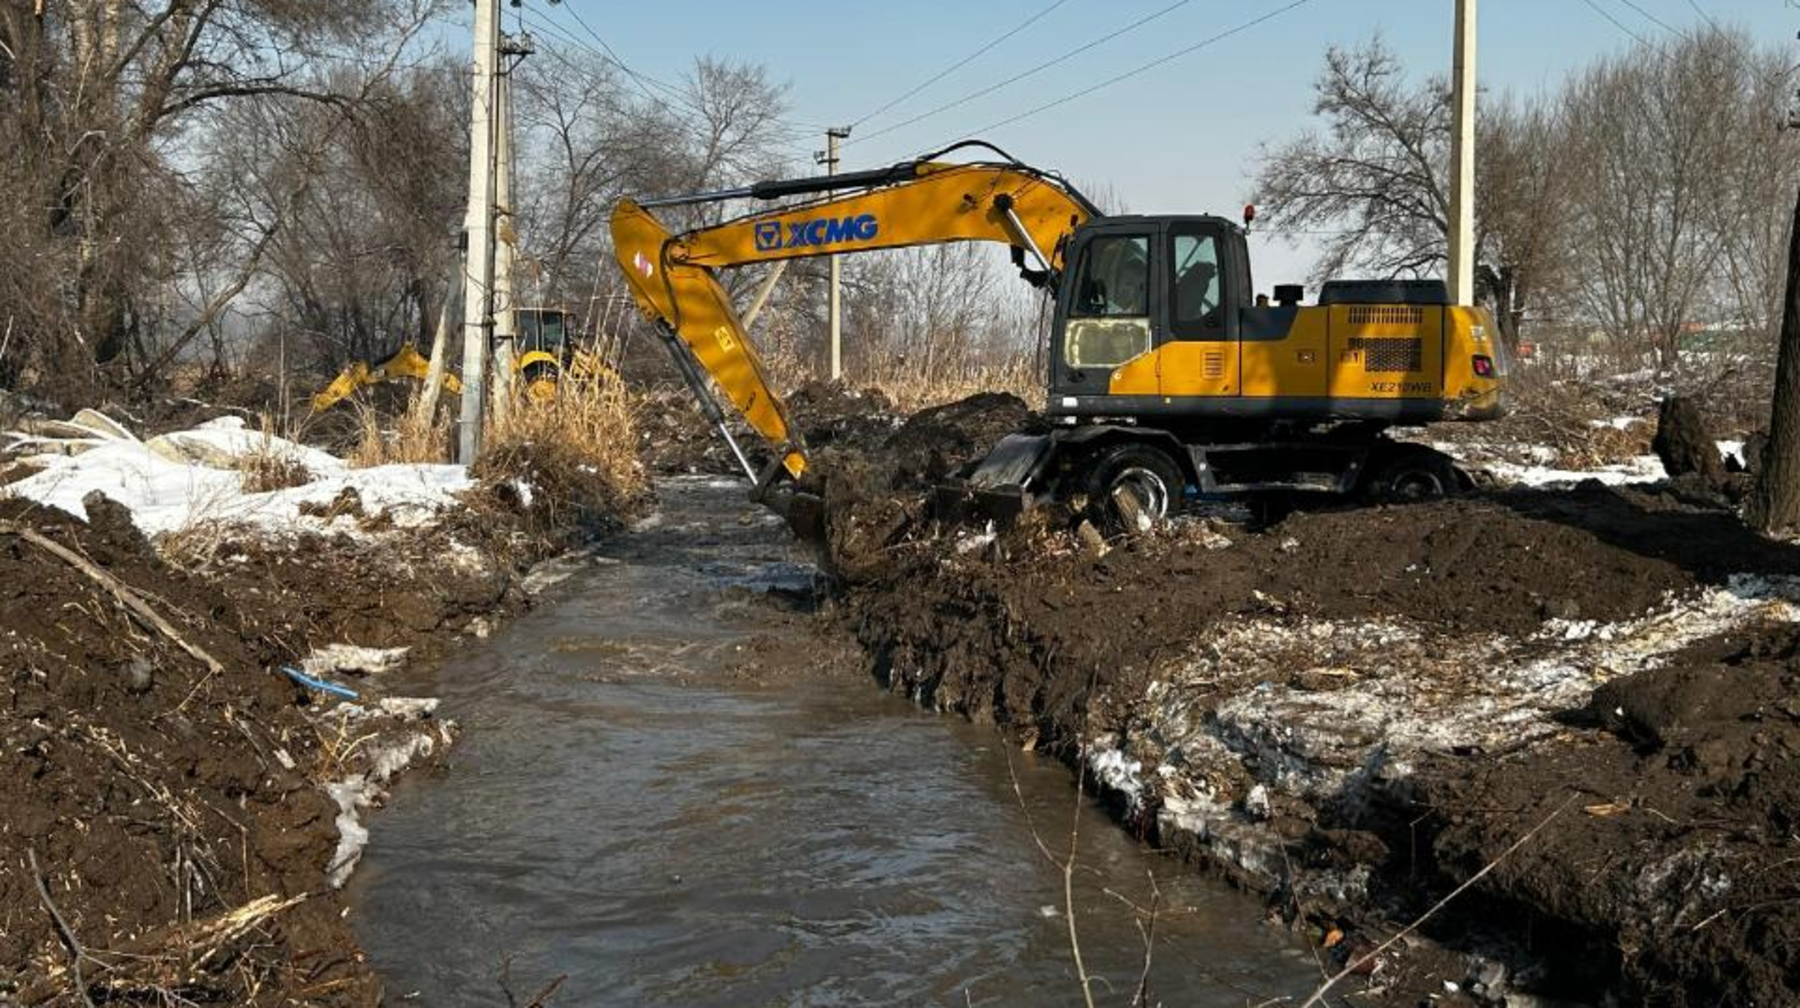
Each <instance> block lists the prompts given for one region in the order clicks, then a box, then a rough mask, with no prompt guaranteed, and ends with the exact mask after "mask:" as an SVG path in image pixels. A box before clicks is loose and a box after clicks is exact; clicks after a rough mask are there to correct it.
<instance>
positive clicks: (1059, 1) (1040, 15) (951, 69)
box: [850, 0, 1069, 127]
mask: <svg viewBox="0 0 1800 1008" xmlns="http://www.w3.org/2000/svg"><path fill="white" fill-rule="evenodd" d="M1068 2H1069V0H1056V2H1055V3H1053V4H1051V5H1050V6H1048V7H1045V8H1044V9H1043V10H1040V11H1038V12H1037V13H1036V14H1033V15H1031V16H1030V17H1028V18H1026V19H1025V20H1024V21H1021V22H1019V23H1018V24H1016V25H1014V26H1013V27H1012V28H1011V29H1010V30H1008V31H1007V32H1006V33H1005V34H1004V35H1001V36H999V37H997V38H994V39H992V40H990V41H989V42H987V43H986V44H985V45H983V46H982V47H981V48H979V49H977V50H975V51H974V52H972V53H970V54H969V55H967V56H964V57H963V58H962V59H960V60H957V61H956V62H955V63H952V64H950V65H949V66H947V67H945V68H944V69H942V70H939V71H938V72H937V73H935V74H933V75H932V76H930V77H928V78H926V79H925V81H924V82H923V83H920V84H918V85H916V86H915V87H913V89H912V90H910V91H908V92H906V93H905V94H903V95H901V96H900V97H898V98H895V99H894V100H893V101H890V102H888V103H887V104H886V105H883V106H881V107H880V108H878V109H876V110H875V111H873V112H870V113H868V114H867V115H865V116H863V117H862V118H860V119H857V120H855V121H854V122H852V123H851V124H850V125H851V126H852V127H856V126H861V125H862V124H863V123H865V122H868V121H869V120H870V119H873V118H875V117H876V116H878V115H880V114H882V113H883V112H886V111H887V110H888V109H891V108H893V107H894V106H896V105H898V104H900V103H901V102H903V101H906V100H907V99H908V98H911V97H912V96H914V95H916V94H918V93H919V92H921V91H923V90H925V89H926V88H928V87H930V86H931V85H933V84H936V83H937V82H938V81H941V80H943V79H944V78H945V77H948V76H950V75H951V74H953V73H955V72H956V71H958V70H961V69H962V68H963V67H966V66H968V65H969V64H970V63H973V62H974V61H975V60H976V59H978V58H980V57H982V56H985V55H987V53H988V52H990V51H991V50H992V49H993V48H994V47H995V46H997V45H999V44H1000V43H1002V42H1005V41H1006V40H1007V39H1009V38H1012V37H1013V36H1014V35H1017V34H1019V33H1020V32H1022V31H1024V30H1025V29H1027V28H1029V27H1031V26H1032V25H1034V24H1036V23H1038V22H1039V21H1041V20H1043V19H1044V16H1045V15H1047V14H1049V13H1050V12H1051V11H1054V10H1056V9H1057V8H1058V7H1061V6H1062V5H1063V4H1066V3H1068Z"/></svg>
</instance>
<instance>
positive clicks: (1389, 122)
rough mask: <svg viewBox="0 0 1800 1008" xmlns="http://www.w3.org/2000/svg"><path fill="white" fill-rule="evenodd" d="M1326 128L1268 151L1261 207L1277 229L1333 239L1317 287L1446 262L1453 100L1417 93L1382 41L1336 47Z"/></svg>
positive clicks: (1323, 84)
mask: <svg viewBox="0 0 1800 1008" xmlns="http://www.w3.org/2000/svg"><path fill="white" fill-rule="evenodd" d="M1313 90H1314V95H1315V100H1314V102H1313V112H1314V113H1315V114H1316V115H1318V116H1320V117H1321V118H1322V119H1323V120H1324V126H1323V129H1322V130H1321V129H1313V130H1308V131H1306V132H1305V133H1302V134H1301V135H1300V136H1299V137H1297V138H1295V139H1293V140H1289V141H1287V142H1285V143H1282V144H1279V145H1277V146H1273V147H1269V146H1265V147H1264V148H1263V151H1262V154H1261V156H1260V161H1261V167H1260V169H1259V171H1258V173H1257V177H1256V182H1255V186H1254V188H1255V195H1254V202H1255V203H1257V204H1258V206H1259V207H1260V208H1261V209H1262V210H1263V211H1264V214H1265V216H1264V218H1263V220H1264V226H1265V228H1267V229H1269V230H1276V231H1279V230H1283V229H1291V230H1300V231H1313V230H1329V231H1331V233H1330V235H1329V236H1328V237H1327V238H1326V239H1325V240H1324V241H1323V242H1322V246H1323V253H1324V254H1323V257H1322V258H1321V259H1320V261H1319V263H1318V265H1317V267H1316V268H1315V272H1314V279H1315V280H1317V279H1320V278H1326V277H1332V276H1340V275H1342V274H1343V273H1344V272H1345V270H1347V269H1349V268H1352V267H1354V268H1359V269H1367V270H1373V271H1375V272H1377V273H1381V274H1383V275H1387V276H1400V275H1419V274H1422V273H1426V272H1430V271H1432V270H1435V269H1436V268H1437V267H1438V265H1439V264H1440V263H1442V262H1443V261H1444V258H1445V255H1446V251H1445V249H1446V247H1447V246H1446V244H1445V237H1444V236H1445V235H1446V234H1447V233H1448V226H1449V225H1448V223H1447V222H1448V220H1449V201H1448V197H1447V195H1446V194H1447V192H1448V189H1447V187H1446V185H1445V178H1444V168H1445V165H1446V163H1447V161H1448V154H1447V151H1448V149H1449V135H1450V134H1449V95H1448V92H1447V90H1446V86H1445V84H1444V82H1443V81H1441V80H1433V81H1429V82H1427V83H1426V84H1425V85H1423V86H1415V85H1412V84H1410V83H1409V82H1408V81H1407V79H1406V75H1405V71H1404V69H1403V68H1402V67H1401V65H1400V62H1399V60H1398V59H1396V58H1395V56H1394V55H1393V53H1392V52H1390V51H1389V50H1388V49H1387V47H1386V46H1385V45H1384V44H1383V43H1382V41H1381V39H1380V38H1379V37H1377V38H1375V39H1373V40H1371V41H1370V42H1369V43H1368V44H1366V45H1365V46H1363V47H1362V48H1360V49H1341V48H1338V47H1336V46H1333V47H1332V48H1331V49H1329V50H1328V51H1327V52H1326V54H1325V69H1324V71H1323V72H1322V73H1321V74H1320V75H1319V78H1318V79H1317V80H1316V81H1315V82H1314V84H1313Z"/></svg>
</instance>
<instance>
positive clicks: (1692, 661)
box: [1418, 624, 1800, 1008]
mask: <svg viewBox="0 0 1800 1008" xmlns="http://www.w3.org/2000/svg"><path fill="white" fill-rule="evenodd" d="M1571 719H1572V720H1574V721H1576V722H1577V723H1588V724H1595V725H1598V726H1599V727H1597V728H1595V729H1591V730H1587V731H1582V732H1579V733H1575V734H1572V735H1571V736H1570V737H1567V738H1565V739H1562V740H1559V741H1557V742H1555V743H1554V744H1552V745H1549V746H1545V747H1540V748H1538V749H1536V750H1533V751H1531V752H1529V753H1526V754H1520V755H1518V756H1515V757H1512V758H1509V759H1506V760H1504V761H1500V762H1494V761H1491V760H1485V759H1484V760H1459V759H1453V758H1441V759H1437V760H1434V761H1432V762H1430V763H1429V764H1428V765H1426V766H1424V767H1422V768H1421V770H1420V774H1419V778H1418V779H1419V781H1420V782H1421V788H1420V790H1421V798H1422V800H1423V801H1424V803H1425V804H1426V805H1427V806H1428V807H1429V808H1431V810H1432V818H1433V820H1434V822H1433V823H1432V826H1433V827H1435V830H1436V836H1435V840H1433V841H1432V844H1431V850H1432V853H1433V854H1434V855H1435V857H1436V858H1437V861H1438V864H1439V867H1440V868H1441V869H1442V870H1444V871H1446V872H1447V873H1449V875H1450V877H1451V878H1452V879H1455V880H1460V879H1463V878H1467V877H1469V876H1470V875H1472V874H1473V873H1474V872H1475V871H1477V870H1479V869H1480V868H1481V866H1483V865H1485V864H1488V863H1490V862H1493V861H1496V860H1500V864H1499V865H1498V867H1497V868H1496V869H1495V870H1494V871H1493V872H1492V873H1491V874H1490V875H1488V876H1487V877H1486V878H1485V879H1484V880H1482V881H1481V882H1480V883H1479V885H1480V886H1481V892H1482V894H1483V898H1487V899H1489V900H1495V899H1497V900H1499V901H1501V902H1502V905H1504V906H1506V907H1508V908H1509V910H1512V911H1513V912H1519V910H1518V908H1523V910H1522V913H1523V916H1524V917H1525V918H1526V919H1528V920H1536V921H1546V920H1547V921H1550V922H1553V923H1554V925H1555V927H1556V929H1555V931H1553V932H1551V934H1553V935H1554V937H1551V938H1550V939H1549V941H1550V942H1552V943H1554V942H1562V943H1564V945H1565V947H1564V948H1562V949H1555V948H1554V947H1553V946H1552V948H1550V949H1547V950H1546V951H1545V954H1554V955H1556V956H1557V957H1558V958H1561V959H1565V960H1568V961H1572V962H1581V961H1583V960H1587V961H1589V962H1591V963H1592V972H1593V973H1594V974H1596V975H1598V976H1602V977H1604V976H1606V975H1607V974H1609V973H1616V974H1618V975H1621V976H1623V977H1624V980H1625V990H1624V991H1623V992H1622V993H1623V997H1624V1001H1625V1002H1626V1003H1631V1004H1659V1005H1671V1006H1676V1008H1685V1006H1700V1005H1709V1006H1710V1005H1780V1004H1793V1003H1795V1001H1796V998H1797V997H1800V629H1796V628H1795V627H1794V626H1793V625H1791V624H1784V625H1780V626H1775V627H1770V628H1766V629H1764V630H1761V631H1757V632H1751V633H1747V634H1741V635H1740V634H1734V635H1730V636H1727V637H1722V638H1715V639H1712V640H1708V641H1704V642H1702V643H1700V644H1698V645H1696V646H1694V647H1693V648H1691V649H1689V650H1688V651H1687V652H1686V653H1685V654H1683V655H1682V656H1680V657H1679V658H1678V659H1677V660H1675V661H1674V662H1672V663H1671V664H1670V665H1668V666H1667V667H1663V668H1658V669H1653V670H1650V671H1646V672H1640V673H1637V674H1636V675H1633V676H1630V677H1627V678H1624V679H1619V680H1614V681H1613V682H1611V683H1609V684H1607V685H1605V686H1602V687H1601V688H1600V689H1599V690H1597V691H1595V694H1594V697H1593V701H1592V703H1591V704H1589V705H1588V706H1587V708H1585V709H1584V710H1582V711H1579V712H1572V714H1571ZM1559 808H1560V809H1561V811H1560V812H1558V811H1557V810H1558V809H1559ZM1553 813H1555V814H1554V816H1552V814H1553ZM1546 819H1548V822H1547V824H1546V825H1544V826H1543V828H1542V829H1541V830H1540V832H1539V833H1538V834H1537V835H1536V836H1535V837H1534V838H1533V839H1532V841H1531V842H1530V843H1529V844H1528V845H1526V846H1524V847H1521V848H1520V849H1519V850H1518V851H1517V852H1515V853H1514V854H1512V855H1511V856H1510V857H1508V858H1505V859H1504V860H1501V855H1502V853H1503V852H1504V851H1505V850H1506V849H1507V847H1509V846H1510V845H1511V844H1512V843H1513V842H1514V841H1515V840H1516V839H1518V837H1519V836H1520V835H1521V834H1523V833H1524V832H1525V831H1526V830H1528V829H1530V828H1531V827H1532V826H1533V825H1534V824H1537V823H1540V822H1544V821H1545V820H1546Z"/></svg>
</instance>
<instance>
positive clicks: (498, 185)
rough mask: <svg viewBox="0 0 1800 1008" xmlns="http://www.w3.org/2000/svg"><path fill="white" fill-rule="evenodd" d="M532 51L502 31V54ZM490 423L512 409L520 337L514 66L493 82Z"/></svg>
mask: <svg viewBox="0 0 1800 1008" xmlns="http://www.w3.org/2000/svg"><path fill="white" fill-rule="evenodd" d="M531 51H532V47H531V38H530V36H513V35H504V36H502V37H501V40H500V55H501V57H502V58H505V57H513V58H514V59H515V63H514V64H513V65H515V66H516V65H517V63H516V60H518V59H523V58H524V57H525V56H527V55H529V54H530V53H531ZM494 123H495V129H494V230H495V239H496V240H495V242H494V381H493V385H494V394H493V400H494V426H496V427H504V426H505V425H506V422H507V418H508V415H509V414H510V413H511V411H512V394H513V380H512V379H513V359H514V356H515V354H516V352H517V349H518V348H517V341H518V335H519V334H518V295H517V294H516V293H515V288H514V285H513V262H514V260H515V259H516V258H517V253H518V241H519V235H518V223H517V219H516V218H515V217H514V216H513V138H512V132H513V122H512V67H510V66H508V67H502V68H501V70H500V72H499V76H498V77H496V78H495V81H494Z"/></svg>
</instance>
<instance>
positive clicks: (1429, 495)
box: [1363, 445, 1466, 503]
mask: <svg viewBox="0 0 1800 1008" xmlns="http://www.w3.org/2000/svg"><path fill="white" fill-rule="evenodd" d="M1465 485H1466V483H1465V480H1464V477H1463V475H1462V473H1460V472H1458V471H1457V468H1456V462H1455V461H1454V460H1452V459H1451V458H1450V456H1448V455H1445V454H1444V453H1443V452H1441V451H1438V450H1437V449H1435V448H1427V447H1425V446H1424V445H1403V446H1400V448H1399V450H1398V451H1395V452H1394V453H1392V454H1391V455H1389V456H1388V457H1387V458H1386V459H1385V460H1382V461H1380V462H1379V463H1378V468H1376V470H1375V472H1374V474H1373V475H1372V476H1371V477H1370V478H1369V480H1368V482H1367V483H1366V484H1365V485H1364V488H1363V497H1364V498H1365V499H1366V500H1369V501H1371V502H1376V503H1389V502H1392V503H1410V502H1414V501H1426V500H1437V499H1438V498H1440V497H1448V496H1450V495H1451V494H1453V493H1456V492H1457V491H1458V490H1461V489H1463V487H1464V486H1465Z"/></svg>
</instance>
